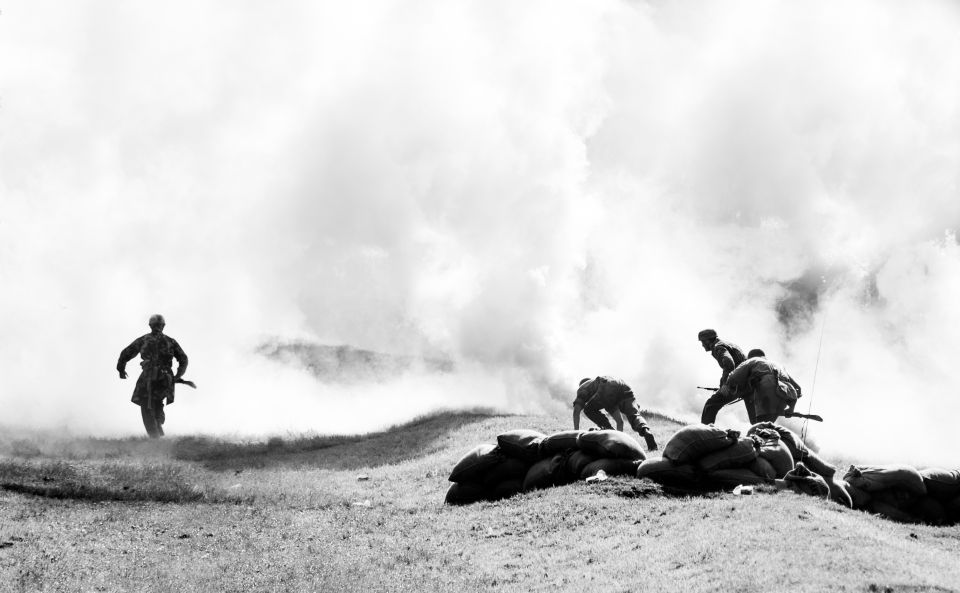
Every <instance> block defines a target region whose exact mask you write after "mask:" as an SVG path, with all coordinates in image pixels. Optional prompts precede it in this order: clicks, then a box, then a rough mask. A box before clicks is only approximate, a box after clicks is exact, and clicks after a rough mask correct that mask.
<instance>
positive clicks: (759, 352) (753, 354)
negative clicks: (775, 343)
mask: <svg viewBox="0 0 960 593" xmlns="http://www.w3.org/2000/svg"><path fill="white" fill-rule="evenodd" d="M766 355H767V354H766V352H764V351H763V350H761V349H759V348H754V349H753V350H751V351H750V352H748V353H747V358H756V357H758V356H766Z"/></svg>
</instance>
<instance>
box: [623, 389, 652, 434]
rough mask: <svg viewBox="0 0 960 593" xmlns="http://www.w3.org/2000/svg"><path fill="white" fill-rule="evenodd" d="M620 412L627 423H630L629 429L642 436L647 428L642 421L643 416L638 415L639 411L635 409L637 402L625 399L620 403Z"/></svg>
mask: <svg viewBox="0 0 960 593" xmlns="http://www.w3.org/2000/svg"><path fill="white" fill-rule="evenodd" d="M619 407H620V412H621V413H622V414H623V415H624V416H626V417H627V422H629V423H630V427H631V428H633V429H634V430H635V431H637V432H638V433H640V434H643V432H644V429H645V428H646V427H647V421H646V420H644V418H643V416H641V415H640V410H639V409H637V400H635V399H634V398H632V397H631V398H629V399H625V400H623V401H622V402H620V406H619Z"/></svg>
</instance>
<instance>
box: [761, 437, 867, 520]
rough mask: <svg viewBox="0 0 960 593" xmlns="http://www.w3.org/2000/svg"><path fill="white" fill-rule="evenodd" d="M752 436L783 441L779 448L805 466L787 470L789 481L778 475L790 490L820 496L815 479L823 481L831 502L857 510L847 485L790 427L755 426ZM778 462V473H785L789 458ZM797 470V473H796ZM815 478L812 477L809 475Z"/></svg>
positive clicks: (784, 457)
mask: <svg viewBox="0 0 960 593" xmlns="http://www.w3.org/2000/svg"><path fill="white" fill-rule="evenodd" d="M747 434H748V435H756V436H758V437H760V438H761V439H763V440H764V441H766V442H768V443H771V442H772V441H776V440H779V444H778V445H777V447H778V448H786V449H787V450H788V451H789V452H790V456H791V458H792V463H793V464H796V466H799V464H801V463H802V464H803V469H800V468H799V467H790V468H787V470H788V472H792V473H790V479H787V473H788V472H784V473H783V474H782V475H777V478H784V479H785V483H784V485H785V486H786V487H789V488H790V489H791V490H793V491H795V492H799V493H801V494H815V495H818V496H819V492H820V490H819V483H820V480H817V479H816V478H815V477H813V476H819V477H821V478H823V480H822V481H823V483H824V484H826V486H827V488H828V489H829V491H830V493H829V498H830V499H831V500H833V501H834V502H837V503H840V504H842V505H843V506H845V507H848V508H853V501H852V499H851V496H850V493H849V492H848V490H847V485H846V484H845V483H844V482H843V481H842V480H838V479H837V478H836V473H837V469H836V468H835V467H833V466H832V465H830V464H829V463H827V462H826V461H824V460H823V459H822V458H820V456H819V455H817V454H816V452H814V451H811V450H810V448H809V447H808V446H807V445H806V443H804V442H803V439H801V438H800V435H798V434H797V433H795V432H793V431H792V430H790V429H789V428H787V427H786V426H783V425H781V424H777V423H775V422H760V423H759V424H754V425H753V426H751V427H750V429H749V430H748V431H747ZM770 459H771V461H772V462H774V465H775V469H776V470H777V473H778V474H780V472H781V471H782V470H783V469H784V467H785V466H786V463H787V460H786V455H779V456H778V457H777V458H772V457H771V458H770ZM794 470H797V471H794ZM811 473H812V474H813V476H810V475H809V474H811Z"/></svg>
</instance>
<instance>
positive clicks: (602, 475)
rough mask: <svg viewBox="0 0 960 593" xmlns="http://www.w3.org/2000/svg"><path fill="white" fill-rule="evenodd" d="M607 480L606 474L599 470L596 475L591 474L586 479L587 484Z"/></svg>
mask: <svg viewBox="0 0 960 593" xmlns="http://www.w3.org/2000/svg"><path fill="white" fill-rule="evenodd" d="M606 479H607V472H605V471H603V470H600V471H598V472H597V473H595V474H593V475H592V476H590V477H589V478H587V484H592V483H594V482H603V481H604V480H606Z"/></svg>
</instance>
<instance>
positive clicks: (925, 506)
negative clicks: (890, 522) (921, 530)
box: [907, 495, 947, 525]
mask: <svg viewBox="0 0 960 593" xmlns="http://www.w3.org/2000/svg"><path fill="white" fill-rule="evenodd" d="M907 512H908V513H910V514H911V515H913V517H914V518H916V519H917V520H919V521H921V522H923V523H927V524H929V525H943V524H944V523H946V522H947V510H946V509H945V508H944V507H943V504H942V503H941V502H940V501H939V500H937V499H936V498H934V497H932V496H930V495H927V496H921V497H920V498H919V499H917V501H916V502H915V503H914V504H913V505H911V506H910V508H908V509H907Z"/></svg>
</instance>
